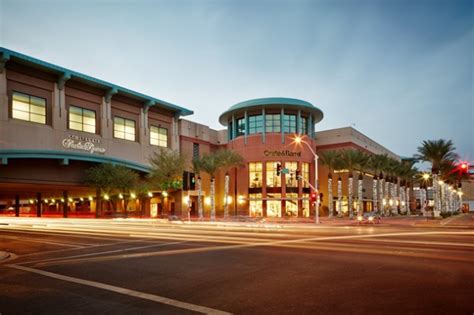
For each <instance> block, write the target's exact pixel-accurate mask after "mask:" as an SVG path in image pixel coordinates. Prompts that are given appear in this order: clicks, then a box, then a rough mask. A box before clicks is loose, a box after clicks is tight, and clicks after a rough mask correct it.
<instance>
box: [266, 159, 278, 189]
mask: <svg viewBox="0 0 474 315" xmlns="http://www.w3.org/2000/svg"><path fill="white" fill-rule="evenodd" d="M278 163H280V162H267V164H266V168H267V169H266V175H267V187H281V175H280V176H277V174H276V170H277V164H278Z"/></svg>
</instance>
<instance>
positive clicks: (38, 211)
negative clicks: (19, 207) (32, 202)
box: [36, 192, 43, 218]
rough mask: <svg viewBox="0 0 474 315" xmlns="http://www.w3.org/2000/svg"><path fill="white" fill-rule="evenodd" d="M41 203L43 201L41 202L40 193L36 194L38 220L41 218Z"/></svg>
mask: <svg viewBox="0 0 474 315" xmlns="http://www.w3.org/2000/svg"><path fill="white" fill-rule="evenodd" d="M42 202H43V201H42V200H41V193H40V192H39V193H36V216H37V217H38V218H40V217H41V210H42V209H41V208H42V205H43V204H42Z"/></svg>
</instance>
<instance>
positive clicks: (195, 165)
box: [192, 158, 204, 221]
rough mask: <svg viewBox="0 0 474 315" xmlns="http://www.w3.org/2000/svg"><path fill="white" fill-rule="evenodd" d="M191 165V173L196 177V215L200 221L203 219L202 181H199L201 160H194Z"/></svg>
mask: <svg viewBox="0 0 474 315" xmlns="http://www.w3.org/2000/svg"><path fill="white" fill-rule="evenodd" d="M192 164H193V172H194V174H196V175H197V181H196V186H197V191H198V200H197V202H198V215H199V220H200V221H201V220H202V219H203V218H204V214H203V211H202V180H201V169H202V167H201V159H199V158H194V159H193V161H192Z"/></svg>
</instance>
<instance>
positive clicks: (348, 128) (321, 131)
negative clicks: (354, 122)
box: [314, 126, 402, 160]
mask: <svg viewBox="0 0 474 315" xmlns="http://www.w3.org/2000/svg"><path fill="white" fill-rule="evenodd" d="M344 129H345V130H353V131H355V132H357V133H359V134H361V135H362V136H364V137H366V138H367V139H369V140H371V141H373V142H374V143H376V144H377V145H379V146H380V147H381V148H383V149H384V150H386V151H387V152H389V153H391V154H393V155H394V156H396V157H398V158H399V159H400V160H401V159H402V158H401V157H400V155H398V154H396V153H395V152H393V151H391V150H389V149H387V148H386V147H385V146H383V145H381V144H380V143H378V142H377V141H375V140H374V139H372V138H370V137H369V136H367V135H365V134H363V133H362V132H360V131H359V130H357V129H355V128H354V127H352V126H346V127H340V128H333V129H326V130H317V131H315V132H314V133H315V138H316V139H317V137H318V133H325V132H332V131H335V130H344Z"/></svg>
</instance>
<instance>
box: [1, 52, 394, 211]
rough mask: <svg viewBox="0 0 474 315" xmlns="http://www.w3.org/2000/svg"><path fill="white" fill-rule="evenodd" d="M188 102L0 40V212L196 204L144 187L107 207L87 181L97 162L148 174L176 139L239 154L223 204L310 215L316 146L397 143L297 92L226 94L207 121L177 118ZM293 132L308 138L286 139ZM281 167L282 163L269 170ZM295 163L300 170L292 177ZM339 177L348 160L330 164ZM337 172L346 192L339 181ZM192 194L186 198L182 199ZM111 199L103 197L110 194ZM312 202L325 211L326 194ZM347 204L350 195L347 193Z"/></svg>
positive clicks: (367, 193)
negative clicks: (228, 98) (227, 99)
mask: <svg viewBox="0 0 474 315" xmlns="http://www.w3.org/2000/svg"><path fill="white" fill-rule="evenodd" d="M192 113H193V112H192V110H189V109H187V108H184V107H181V106H178V105H175V104H171V103H169V102H166V101H163V100H160V99H157V98H154V97H151V96H147V95H144V94H141V93H139V92H135V91H132V90H129V89H127V88H123V87H120V86H117V85H115V84H112V83H108V82H105V81H102V80H100V79H96V78H93V77H90V76H87V75H84V74H81V73H78V72H75V71H72V70H69V69H65V68H62V67H60V66H57V65H54V64H50V63H47V62H44V61H41V60H38V59H35V58H32V57H29V56H26V55H23V54H20V53H17V52H14V51H11V50H7V49H4V48H0V215H18V216H58V217H59V216H68V217H95V216H99V217H110V216H114V215H117V214H120V213H124V211H127V213H128V215H129V216H142V217H166V216H169V215H176V216H187V213H188V212H187V211H188V209H189V208H188V205H191V207H190V209H191V215H193V216H194V215H196V212H197V206H196V204H197V194H198V192H197V191H196V190H192V191H183V190H176V191H171V192H169V194H163V193H162V192H161V191H159V190H153V189H152V190H150V191H149V192H148V194H147V195H146V196H144V197H143V196H142V197H134V198H133V200H132V201H131V202H128V204H127V205H126V209H124V203H123V202H122V201H121V200H120V198H118V196H110V197H109V198H110V199H111V200H115V201H114V202H115V203H116V204H115V206H114V207H109V206H104V205H103V202H98V200H100V201H101V200H102V199H103V198H104V196H103V195H102V194H100V193H97V191H96V190H95V189H94V188H92V187H89V186H88V185H86V183H85V181H84V174H85V172H86V170H88V169H90V168H91V167H94V166H97V165H99V164H101V163H112V164H115V165H122V166H125V167H128V168H130V169H132V170H134V171H136V172H138V173H139V174H140V176H142V177H143V178H144V177H146V175H147V174H148V172H149V170H150V165H149V158H150V157H151V156H152V155H153V153H154V152H157V151H158V150H159V149H160V148H163V147H164V148H168V149H170V150H177V151H179V152H180V153H181V154H184V155H185V156H186V157H187V158H188V160H189V161H191V159H192V158H193V157H198V156H201V155H202V154H204V153H208V152H211V151H215V150H218V149H220V148H227V149H230V150H234V151H236V152H238V153H239V154H240V155H241V156H242V157H243V159H244V165H243V166H241V167H238V168H233V169H231V170H230V172H229V176H230V187H229V191H230V197H229V198H228V202H229V203H230V209H231V211H230V213H231V214H235V215H243V216H265V217H309V216H312V215H314V211H315V207H314V206H313V205H311V204H310V193H311V186H314V185H315V177H316V175H317V176H318V177H319V179H320V180H319V193H322V196H327V180H326V179H327V175H328V170H327V168H326V167H325V166H324V165H321V163H319V165H317V169H315V166H316V164H315V159H314V155H313V153H312V152H311V150H310V149H312V150H313V151H314V152H315V153H320V152H322V151H324V150H334V149H356V150H362V151H365V152H368V153H373V154H387V155H389V156H391V157H393V158H395V159H399V157H398V156H397V155H395V154H394V153H392V152H390V151H389V150H387V149H386V148H384V147H383V146H381V145H380V144H378V143H376V142H374V141H373V140H371V139H369V138H368V137H367V136H365V135H363V134H362V133H360V132H358V131H357V130H355V129H354V128H351V127H347V128H339V129H332V130H324V131H321V130H317V128H315V127H316V126H317V123H319V122H320V121H321V120H322V119H323V112H322V111H321V110H320V109H319V108H317V107H316V106H314V105H312V104H311V103H308V102H306V101H302V100H298V99H292V98H261V99H254V100H248V101H243V102H241V103H238V104H235V105H233V106H230V107H229V109H228V110H227V111H225V112H224V113H222V114H221V115H220V117H219V122H220V123H221V124H222V125H223V126H225V127H226V129H223V130H214V129H211V128H209V127H208V126H205V125H202V124H199V123H196V122H193V121H190V120H186V119H184V118H183V117H186V116H189V115H191V114H192ZM296 134H300V135H302V137H303V140H304V141H305V142H306V144H307V145H308V146H309V147H310V148H309V147H308V146H307V145H306V144H304V145H303V144H302V143H300V144H298V143H296V142H295V141H294V138H295V135H296ZM279 167H281V168H282V170H283V172H282V174H277V168H279ZM297 173H298V174H299V175H300V176H301V177H302V180H298V179H297V176H296V175H297ZM201 175H202V183H203V194H204V213H205V215H206V216H208V215H209V208H210V207H209V202H208V201H209V182H210V178H209V176H208V175H206V174H201ZM339 175H340V176H341V177H342V178H343V179H344V177H347V172H346V173H344V172H342V173H340V174H339ZM365 176H366V177H367V178H366V179H365V180H364V184H363V185H364V189H363V204H364V209H365V210H366V211H369V210H371V209H372V205H371V203H372V201H371V196H372V181H371V180H370V179H371V177H370V176H369V175H365ZM223 177H224V171H221V172H219V173H218V174H217V176H216V209H217V215H218V217H219V216H221V215H222V211H223V210H222V209H223V206H224V180H223ZM346 182H347V181H345V180H343V187H342V188H343V194H345V195H347V185H346ZM188 200H190V202H188ZM109 203H110V202H108V203H106V204H109ZM321 206H322V207H321V214H322V215H327V208H328V207H327V198H324V197H323V200H322V204H321ZM345 207H346V208H347V204H346V205H345Z"/></svg>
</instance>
